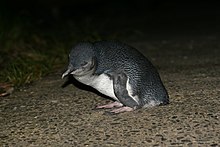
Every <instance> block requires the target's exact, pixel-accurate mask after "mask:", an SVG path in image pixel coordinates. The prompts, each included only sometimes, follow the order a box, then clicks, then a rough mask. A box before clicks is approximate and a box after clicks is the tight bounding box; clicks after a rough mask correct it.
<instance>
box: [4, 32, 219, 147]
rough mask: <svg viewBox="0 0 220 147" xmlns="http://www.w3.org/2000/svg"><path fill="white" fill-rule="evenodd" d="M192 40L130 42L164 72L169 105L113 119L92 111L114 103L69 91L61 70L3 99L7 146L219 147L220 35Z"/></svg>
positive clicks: (79, 90)
mask: <svg viewBox="0 0 220 147" xmlns="http://www.w3.org/2000/svg"><path fill="white" fill-rule="evenodd" d="M192 38H193V39H184V38H173V39H172V38H170V39H166V40H163V39H151V40H149V41H135V42H128V43H129V44H131V45H133V46H135V47H136V48H138V49H140V51H141V52H142V53H143V54H144V55H146V56H147V57H149V58H150V60H151V61H152V62H153V64H154V65H155V66H156V67H157V68H158V71H159V73H160V75H161V78H162V80H163V82H164V85H165V86H166V88H167V90H168V93H169V95H170V104H169V105H166V106H159V107H154V108H150V109H140V110H137V111H134V112H126V113H121V114H118V115H107V114H106V113H104V112H105V110H94V109H93V108H94V107H95V106H96V105H98V104H104V103H108V102H109V101H110V100H108V99H104V98H103V97H102V96H100V95H98V94H97V93H95V92H93V91H88V90H85V88H83V89H82V86H77V85H74V84H69V85H67V86H66V87H65V88H62V87H61V86H62V85H63V83H64V82H65V80H62V79H61V77H60V76H61V73H62V71H63V70H64V69H61V71H58V72H57V73H54V74H51V75H50V76H48V77H45V78H43V79H42V80H40V81H38V82H35V83H33V84H32V85H30V86H29V87H25V88H22V89H21V90H19V91H16V92H14V93H13V94H12V95H11V96H8V97H2V98H1V99H0V146H25V147H26V146H39V147H42V146H83V147H84V146H97V147H107V146H116V147H117V146H126V147H127V146H137V147H139V146H140V147H142V146H173V147H177V146H178V147H179V146H220V121H219V118H220V107H219V105H220V98H219V96H220V57H219V55H220V43H219V41H220V38H218V37H217V36H205V37H192ZM80 87H81V88H80ZM86 89H87V88H86Z"/></svg>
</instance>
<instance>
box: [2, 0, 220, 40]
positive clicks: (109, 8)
mask: <svg viewBox="0 0 220 147" xmlns="http://www.w3.org/2000/svg"><path fill="white" fill-rule="evenodd" d="M1 7H2V8H1V9H2V10H3V13H5V17H8V18H9V19H10V18H11V17H20V19H26V20H27V19H28V20H31V21H32V22H33V23H35V24H37V28H41V29H51V28H58V29H59V27H61V26H63V27H65V25H68V24H70V23H74V24H78V25H79V26H80V27H87V28H88V26H90V27H91V26H92V28H93V29H94V30H97V31H98V32H100V33H101V34H102V35H103V36H105V35H111V33H113V32H117V31H118V32H119V33H120V32H122V33H124V34H126V36H127V35H129V33H136V34H138V33H139V34H142V35H147V34H150V35H154V34H156V35H160V34H166V35H172V34H175V35H176V34H179V35H187V34H188V33H190V34H196V35H206V34H207V33H217V31H219V16H220V10H219V5H218V4H217V2H211V1H210V2H209V1H200V2H192V1H191V2H188V1H160V0H138V1H125V0H121V1H116V0H112V1H103V0H93V1H89V0H82V1H79V0H62V1H60V0H47V1H43V0H38V1H28V0H20V1H7V2H4V3H3V5H1ZM82 22H83V23H82ZM82 24H83V26H82ZM125 32H126V33H125Z"/></svg>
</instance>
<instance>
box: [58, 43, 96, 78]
mask: <svg viewBox="0 0 220 147" xmlns="http://www.w3.org/2000/svg"><path fill="white" fill-rule="evenodd" d="M94 68H95V54H94V46H93V44H92V43H88V42H83V43H79V44H77V45H76V46H75V47H73V48H72V50H71V52H70V54H69V65H68V69H67V70H66V71H65V72H64V73H63V75H62V78H64V77H65V76H67V75H69V74H72V75H74V76H83V75H86V74H88V73H90V72H92V71H93V70H94Z"/></svg>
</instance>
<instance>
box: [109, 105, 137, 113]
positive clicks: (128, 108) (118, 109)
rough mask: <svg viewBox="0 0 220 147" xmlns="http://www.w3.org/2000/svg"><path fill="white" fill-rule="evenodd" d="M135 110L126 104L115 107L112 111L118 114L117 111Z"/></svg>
mask: <svg viewBox="0 0 220 147" xmlns="http://www.w3.org/2000/svg"><path fill="white" fill-rule="evenodd" d="M134 110H135V109H134V108H131V107H128V106H124V107H121V108H117V109H113V110H111V111H110V112H111V113H115V114H117V113H122V112H129V111H134Z"/></svg>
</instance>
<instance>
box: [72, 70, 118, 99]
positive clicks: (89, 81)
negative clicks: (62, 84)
mask: <svg viewBox="0 0 220 147" xmlns="http://www.w3.org/2000/svg"><path fill="white" fill-rule="evenodd" d="M75 78H76V79H77V80H78V81H80V82H82V83H84V84H86V85H89V86H91V87H93V88H95V89H96V90H98V91H99V92H101V93H102V94H104V95H107V96H109V97H111V98H113V99H115V100H118V99H117V98H116V96H115V94H114V89H113V81H112V80H110V78H109V77H108V76H107V75H105V74H101V75H99V76H83V77H78V78H77V77H75Z"/></svg>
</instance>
